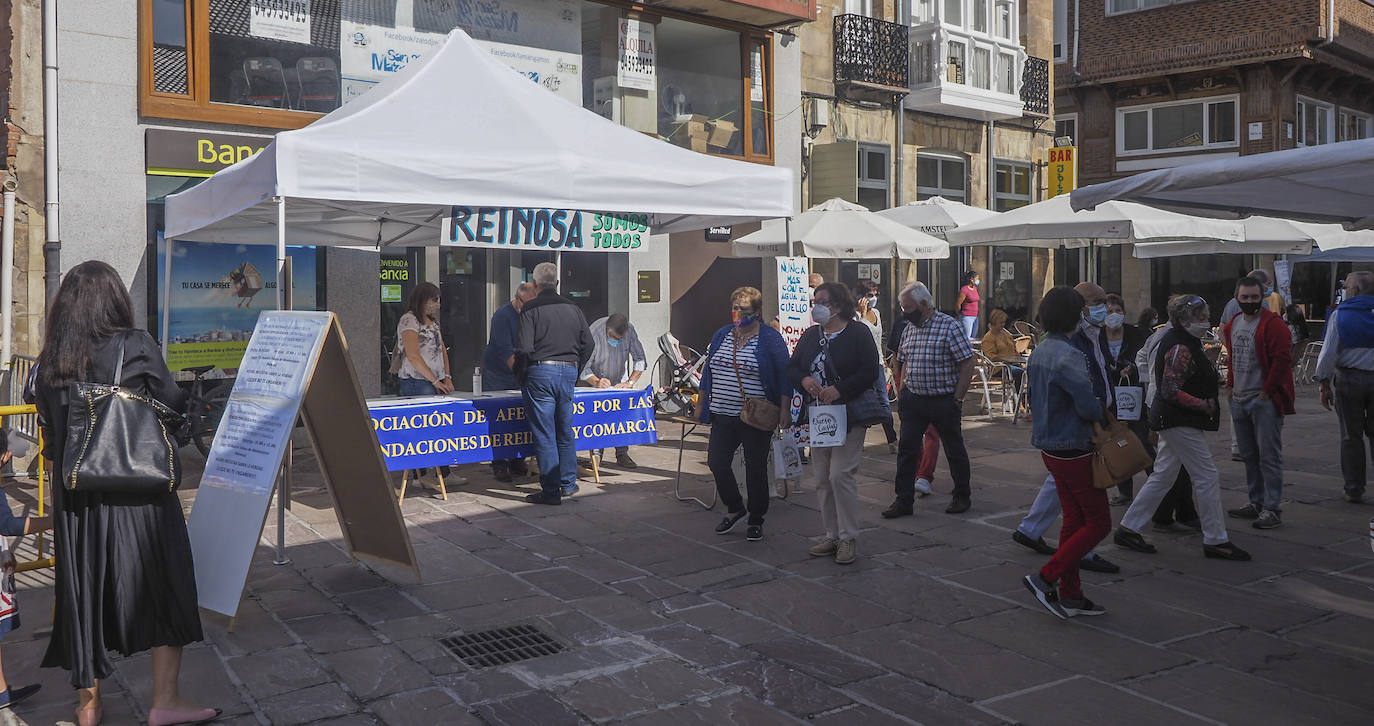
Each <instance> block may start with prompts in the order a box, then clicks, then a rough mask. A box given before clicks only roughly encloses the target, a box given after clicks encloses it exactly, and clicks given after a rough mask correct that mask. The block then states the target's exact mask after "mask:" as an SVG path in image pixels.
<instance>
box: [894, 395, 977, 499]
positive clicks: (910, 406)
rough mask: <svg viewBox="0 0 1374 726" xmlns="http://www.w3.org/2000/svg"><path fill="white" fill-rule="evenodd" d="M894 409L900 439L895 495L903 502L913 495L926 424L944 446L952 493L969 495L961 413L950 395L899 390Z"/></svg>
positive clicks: (966, 451) (914, 493) (963, 495)
mask: <svg viewBox="0 0 1374 726" xmlns="http://www.w3.org/2000/svg"><path fill="white" fill-rule="evenodd" d="M897 412H898V413H899V414H900V415H901V417H902V435H901V441H900V442H899V443H898V444H897V479H896V481H895V482H894V484H895V488H896V490H897V498H898V499H900V500H902V501H906V502H910V501H912V500H914V499H915V498H916V472H917V469H919V468H920V464H921V455H922V454H923V453H924V451H925V446H924V445H923V443H922V441H923V439H924V438H925V432H926V428H927V427H929V426H934V427H935V431H936V433H938V434H939V435H940V440H941V441H942V442H943V443H944V445H945V461H946V463H948V464H949V476H950V479H953V480H954V496H956V497H967V496H969V494H970V489H969V478H970V476H971V471H970V469H969V459H968V449H966V448H965V447H964V430H963V428H962V426H963V425H962V423H961V422H960V420H959V419H960V416H961V415H962V412H961V411H960V410H959V404H958V403H955V401H954V395H953V394H950V395H947V396H917V395H916V394H914V393H912V392H911V391H908V390H905V389H903V390H902V397H901V398H900V399H898V401H897Z"/></svg>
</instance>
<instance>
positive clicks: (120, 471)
mask: <svg viewBox="0 0 1374 726" xmlns="http://www.w3.org/2000/svg"><path fill="white" fill-rule="evenodd" d="M117 355H118V356H119V358H118V363H116V364H115V374H114V382H113V383H88V382H82V381H78V382H76V383H73V384H71V386H70V387H69V388H68V394H69V396H68V397H69V399H70V401H71V405H70V407H69V408H68V414H67V443H66V447H65V448H64V449H63V451H62V465H63V471H62V481H63V485H64V486H65V487H66V488H67V489H68V490H69V491H75V492H84V493H90V494H143V495H153V494H163V493H165V492H170V491H174V490H175V489H176V488H177V487H178V486H180V485H181V455H180V454H179V453H178V452H177V445H176V434H175V432H176V431H177V430H178V429H179V428H180V427H182V426H183V425H185V422H186V421H185V417H184V416H182V415H181V414H179V413H177V412H176V411H173V410H172V409H171V408H169V407H168V406H167V405H166V404H164V403H162V402H161V401H158V400H156V399H153V398H149V397H147V396H141V395H138V394H136V393H134V392H133V391H130V390H128V389H126V388H124V387H122V386H120V382H121V381H122V380H123V375H124V338H123V337H121V338H120V339H119V346H118V351H117Z"/></svg>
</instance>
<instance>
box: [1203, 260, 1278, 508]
mask: <svg viewBox="0 0 1374 726" xmlns="http://www.w3.org/2000/svg"><path fill="white" fill-rule="evenodd" d="M1263 300H1264V285H1263V283H1261V282H1260V281H1259V280H1256V279H1255V278H1253V277H1243V278H1241V279H1240V282H1238V283H1236V302H1237V303H1238V304H1239V305H1240V315H1237V316H1236V317H1234V318H1232V319H1231V321H1230V322H1229V323H1226V325H1224V326H1222V329H1221V336H1222V340H1223V341H1224V342H1225V343H1226V349H1227V350H1228V351H1230V353H1231V364H1230V365H1229V366H1227V368H1226V386H1227V387H1228V388H1230V389H1231V396H1230V398H1231V421H1232V423H1233V424H1235V430H1236V443H1237V444H1239V446H1240V455H1241V458H1242V459H1243V460H1244V461H1245V483H1246V486H1247V487H1248V488H1249V490H1250V503H1249V504H1246V505H1245V506H1243V507H1241V508H1239V509H1231V510H1228V512H1227V513H1228V514H1230V515H1231V516H1232V517H1236V518H1238V519H1252V520H1254V523H1253V524H1254V527H1255V528H1256V529H1273V528H1275V527H1278V526H1279V525H1281V524H1283V520H1282V518H1281V515H1280V511H1281V510H1280V508H1281V507H1282V504H1283V417H1284V416H1287V415H1291V414H1293V413H1295V411H1294V409H1293V398H1294V391H1293V352H1292V348H1291V347H1290V346H1291V340H1292V339H1291V338H1290V337H1289V332H1288V325H1287V324H1286V323H1284V322H1283V319H1282V318H1280V317H1279V316H1277V315H1275V314H1274V313H1272V312H1270V311H1268V310H1266V309H1264V307H1263Z"/></svg>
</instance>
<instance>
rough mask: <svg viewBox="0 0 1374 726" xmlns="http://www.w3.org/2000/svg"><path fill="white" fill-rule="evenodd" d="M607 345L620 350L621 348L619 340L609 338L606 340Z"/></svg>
mask: <svg viewBox="0 0 1374 726" xmlns="http://www.w3.org/2000/svg"><path fill="white" fill-rule="evenodd" d="M606 345H609V346H611V347H612V348H619V347H620V339H619V338H607V339H606Z"/></svg>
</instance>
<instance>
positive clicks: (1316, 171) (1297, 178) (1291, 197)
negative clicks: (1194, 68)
mask: <svg viewBox="0 0 1374 726" xmlns="http://www.w3.org/2000/svg"><path fill="white" fill-rule="evenodd" d="M1071 197H1072V204H1073V208H1074V209H1092V208H1094V207H1096V206H1098V205H1100V204H1103V203H1104V202H1108V201H1111V200H1127V201H1133V202H1144V203H1146V204H1151V205H1157V206H1164V207H1170V208H1179V209H1198V210H1203V209H1207V210H1213V211H1216V212H1221V213H1227V214H1231V215H1235V216H1248V215H1251V214H1260V215H1269V216H1275V217H1285V218H1288V219H1296V220H1302V221H1307V222H1328V223H1340V224H1343V225H1345V226H1346V227H1348V228H1351V229H1367V228H1371V227H1374V139H1360V140H1357V141H1342V142H1340V143H1336V144H1323V145H1321V146H1309V147H1305V148H1300V149H1286V150H1284V151H1273V152H1269V153H1267V154H1254V155H1251V156H1242V157H1239V158H1231V159H1221V160H1218V161H1207V162H1202V163H1198V164H1189V165H1186V166H1180V167H1175V168H1172V169H1158V170H1156V171H1149V172H1143V173H1140V174H1135V175H1133V176H1128V177H1126V178H1124V179H1118V180H1116V181H1111V182H1105V183H1102V184H1094V185H1092V186H1087V187H1083V188H1082V189H1077V190H1074V192H1073V194H1072V195H1071Z"/></svg>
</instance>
